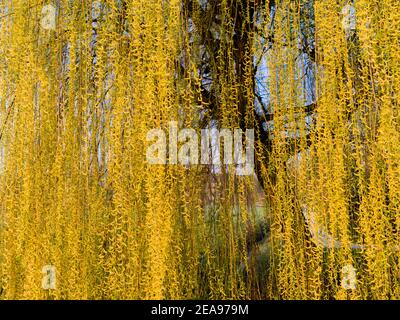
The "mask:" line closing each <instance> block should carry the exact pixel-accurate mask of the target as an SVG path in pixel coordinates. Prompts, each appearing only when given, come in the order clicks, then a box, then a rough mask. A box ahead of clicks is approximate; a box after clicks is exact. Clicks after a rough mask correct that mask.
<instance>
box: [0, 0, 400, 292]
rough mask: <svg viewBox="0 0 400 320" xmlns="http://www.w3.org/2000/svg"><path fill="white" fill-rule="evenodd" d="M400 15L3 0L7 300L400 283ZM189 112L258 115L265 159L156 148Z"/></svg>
mask: <svg viewBox="0 0 400 320" xmlns="http://www.w3.org/2000/svg"><path fill="white" fill-rule="evenodd" d="M399 12H400V3H399V1H398V0H384V1H382V0H380V1H378V0H354V1H346V0H169V1H160V0H130V1H123V0H101V1H90V0H87V1H68V0H56V1H48V2H47V1H39V0H4V1H2V3H1V4H0V201H1V202H0V203H1V205H0V297H1V298H2V299H192V298H198V299H249V298H252V299H387V298H391V299H397V298H400V273H399V272H400V261H399V251H400V245H399V240H400V238H399V236H400V218H399V217H400V216H399V214H400V212H399V206H400V187H399V184H398V183H397V182H398V181H399V178H400V167H399V160H400V147H399V144H398V141H399V138H400V134H399V127H398V126H399V123H398V122H399V121H400V119H399V113H398V108H399V102H400V100H399V99H400V95H399V88H400V74H399V73H400V56H399V49H400V48H399V46H400V45H399V39H400V33H399V30H400V14H399ZM171 121H176V122H177V123H178V125H179V127H180V128H193V129H195V130H196V131H197V132H198V133H199V134H200V132H201V130H202V129H205V128H210V127H215V128H227V129H232V130H233V129H235V128H240V129H242V130H246V129H254V130H255V142H254V147H255V150H256V155H255V160H256V162H255V163H256V165H255V170H254V174H253V175H248V176H241V175H239V174H238V170H237V169H238V168H237V167H236V166H235V165H234V164H229V165H222V166H218V167H216V166H215V165H212V164H203V165H186V164H177V165H171V164H169V165H161V164H156V165H155V164H150V163H148V162H147V161H146V152H147V150H148V147H149V145H150V144H151V143H152V142H151V141H148V139H147V138H148V133H149V131H151V130H153V129H157V128H161V129H163V130H165V132H169V134H168V140H169V141H170V140H174V139H175V140H176V139H177V138H176V137H174V134H172V133H171V132H170V131H169V130H170V126H171ZM183 142H184V141H181V140H180V141H179V143H180V145H181V144H182V143H183ZM173 157H174V150H172V151H171V150H169V152H168V158H169V160H170V161H171V159H172V158H173ZM171 162H173V161H171ZM45 266H52V268H53V269H52V270H54V272H55V277H56V278H55V279H56V283H55V285H54V287H51V288H48V287H46V286H43V277H44V276H46V275H44V274H43V273H42V272H43V270H45V269H46V268H45V269H44V267H45ZM350 278H351V279H350ZM348 281H349V282H350V283H351V285H349V283H347V282H348Z"/></svg>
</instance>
